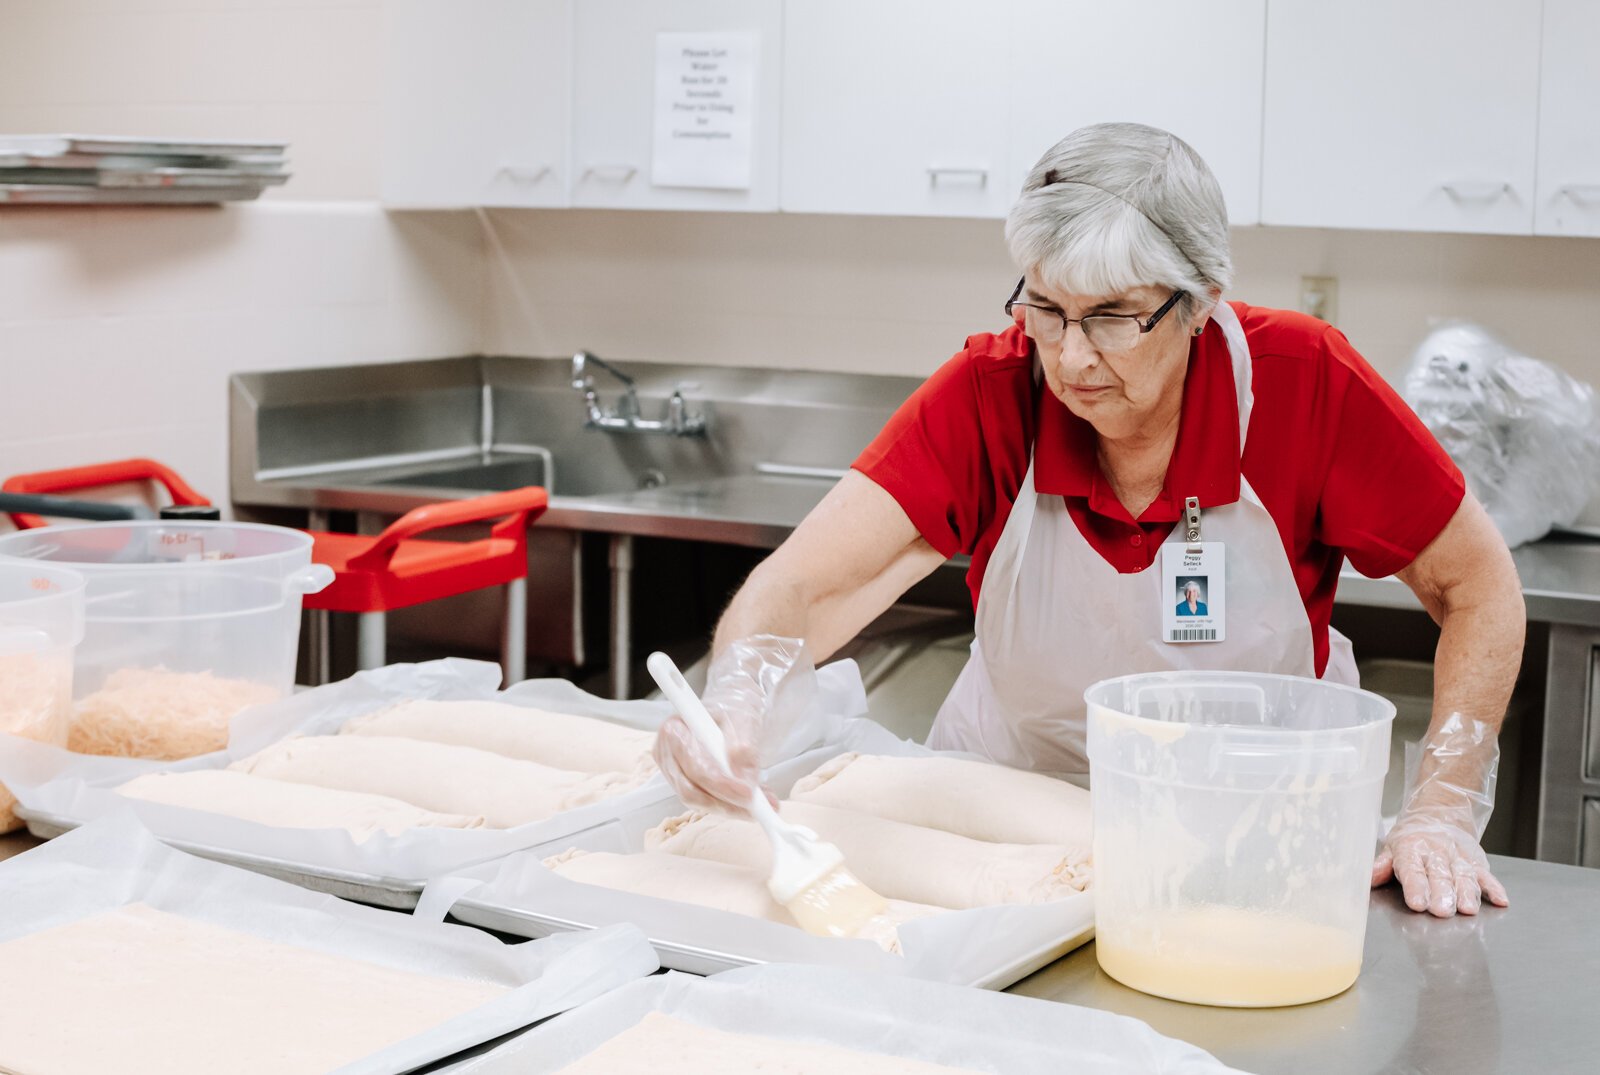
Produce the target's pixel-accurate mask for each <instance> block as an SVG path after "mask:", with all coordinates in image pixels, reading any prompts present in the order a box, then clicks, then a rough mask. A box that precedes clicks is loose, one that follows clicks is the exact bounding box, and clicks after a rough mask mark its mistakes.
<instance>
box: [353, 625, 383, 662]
mask: <svg viewBox="0 0 1600 1075" xmlns="http://www.w3.org/2000/svg"><path fill="white" fill-rule="evenodd" d="M386 626H387V624H386V622H385V616H384V613H382V612H363V613H361V615H360V616H359V617H358V618H357V621H356V667H357V668H359V669H360V670H361V671H363V672H365V671H367V670H368V669H369V668H382V667H383V664H384V633H385V627H386Z"/></svg>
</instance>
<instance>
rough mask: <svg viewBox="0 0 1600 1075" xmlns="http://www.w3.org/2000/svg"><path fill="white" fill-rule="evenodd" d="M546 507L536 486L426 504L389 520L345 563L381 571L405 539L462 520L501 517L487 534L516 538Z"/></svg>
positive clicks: (547, 503) (547, 499) (543, 495)
mask: <svg viewBox="0 0 1600 1075" xmlns="http://www.w3.org/2000/svg"><path fill="white" fill-rule="evenodd" d="M549 506H550V495H549V494H548V493H546V492H545V491H544V490H543V489H541V488H540V487H539V486H537V485H529V486H526V487H524V488H522V489H511V490H508V491H507V492H504V493H491V494H489V495H488V496H476V497H473V498H472V499H470V500H446V501H444V502H442V503H439V504H427V505H424V506H423V507H420V508H414V509H412V510H411V511H408V512H406V513H405V514H404V515H402V516H400V518H398V519H396V520H395V521H394V522H392V523H390V524H389V526H388V528H387V529H385V530H384V532H383V533H381V534H379V535H378V536H377V538H376V539H374V540H373V543H372V547H371V548H370V549H368V550H367V551H366V552H363V553H361V554H360V555H358V556H352V557H351V558H350V562H349V566H350V567H351V568H353V569H355V570H357V571H382V570H384V569H385V568H387V567H388V565H389V560H390V558H391V557H393V556H394V554H395V550H396V549H397V548H399V546H400V543H401V542H402V541H404V540H405V539H406V538H411V537H416V536H417V535H418V534H422V533H426V532H427V531H429V530H442V529H444V528H445V527H449V526H461V525H462V524H464V523H480V522H484V521H486V520H489V519H500V518H502V517H504V521H503V522H499V523H496V524H495V526H494V529H492V530H491V531H490V533H491V534H492V535H493V536H494V537H497V538H512V539H516V538H518V537H520V536H521V535H522V533H523V532H525V531H526V530H527V529H528V524H529V523H531V522H532V521H533V520H534V519H537V518H538V517H539V516H541V515H543V514H544V510H545V508H547V507H549Z"/></svg>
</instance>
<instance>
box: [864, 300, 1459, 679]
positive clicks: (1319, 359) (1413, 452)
mask: <svg viewBox="0 0 1600 1075" xmlns="http://www.w3.org/2000/svg"><path fill="white" fill-rule="evenodd" d="M1232 305H1233V308H1234V309H1235V310H1236V311H1237V312H1238V315H1239V321H1240V323H1241V324H1242V325H1243V327H1244V333H1245V338H1246V340H1248V341H1249V345H1250V355H1251V359H1252V362H1253V368H1254V372H1253V374H1252V381H1251V385H1252V390H1253V392H1254V394H1255V404H1254V408H1253V409H1252V411H1251V414H1250V431H1249V437H1248V439H1247V441H1246V445H1245V451H1244V458H1243V460H1242V465H1241V460H1240V455H1239V407H1238V403H1237V400H1236V395H1235V392H1234V386H1233V366H1232V362H1231V360H1230V358H1229V355H1228V345H1227V342H1226V340H1224V338H1223V335H1222V329H1221V327H1220V326H1218V325H1217V324H1216V323H1215V322H1214V321H1213V322H1212V323H1211V324H1210V325H1209V326H1208V327H1207V328H1206V331H1205V332H1204V333H1203V334H1202V335H1201V336H1200V337H1199V338H1198V339H1196V340H1194V341H1193V342H1192V344H1191V347H1190V352H1189V372H1188V376H1187V377H1186V378H1185V380H1184V386H1183V414H1182V418H1181V419H1180V422H1179V427H1178V439H1177V444H1176V446H1175V447H1174V449H1173V453H1172V462H1171V464H1170V465H1169V466H1168V468H1167V478H1166V485H1165V487H1164V488H1163V489H1162V492H1161V495H1160V496H1158V497H1157V498H1156V499H1155V502H1154V503H1152V504H1151V505H1150V506H1149V507H1148V508H1146V509H1145V511H1144V513H1143V514H1142V515H1141V516H1140V517H1139V518H1138V519H1134V518H1132V517H1131V516H1130V515H1129V514H1128V511H1127V509H1126V508H1124V507H1123V506H1122V503H1121V502H1120V501H1119V500H1117V498H1116V495H1115V494H1114V493H1113V492H1112V491H1111V486H1110V484H1109V483H1107V482H1106V480H1105V479H1104V477H1102V476H1101V474H1100V468H1099V465H1098V463H1097V462H1096V456H1095V442H1094V430H1093V428H1092V427H1091V426H1090V425H1089V423H1088V422H1085V421H1084V420H1083V419H1081V418H1078V417H1077V416H1076V415H1074V414H1073V413H1072V412H1071V411H1069V410H1068V409H1067V407H1066V405H1065V404H1063V403H1062V402H1061V401H1060V400H1058V399H1056V398H1055V396H1054V395H1052V394H1051V393H1050V391H1049V390H1048V389H1046V388H1044V387H1042V385H1041V386H1040V387H1035V382H1034V378H1033V361H1032V343H1031V341H1030V340H1029V339H1028V338H1027V337H1026V336H1025V335H1023V333H1022V330H1021V329H1020V328H1017V327H1012V328H1009V329H1007V330H1006V331H1005V332H1002V333H1000V334H998V335H991V334H987V333H985V334H983V335H978V336H972V337H970V338H968V340H967V346H966V348H965V349H964V350H962V351H960V352H959V353H958V354H957V355H956V356H955V357H954V358H952V359H950V361H949V362H946V363H945V364H944V366H943V367H942V368H940V369H939V371H938V372H936V373H935V374H934V375H933V376H932V377H930V378H928V380H927V381H926V382H925V383H924V384H923V385H922V387H921V388H919V389H917V391H916V393H915V394H914V395H913V396H912V397H911V398H910V399H909V400H907V401H906V402H905V404H904V405H903V406H901V408H900V409H899V411H897V412H896V413H895V416H894V417H893V418H892V419H890V420H889V424H888V425H886V426H885V427H884V428H883V431H882V432H881V433H879V434H878V437H877V439H876V440H874V441H873V442H872V444H871V445H870V446H869V447H868V448H867V450H866V451H864V452H863V453H861V456H860V458H859V459H857V460H856V462H855V469H857V470H859V471H861V472H862V473H863V474H865V475H866V476H867V477H869V478H871V479H872V480H873V481H875V482H877V483H878V484H879V485H881V486H882V487H883V488H884V489H886V490H888V491H889V493H890V494H891V495H892V496H893V497H894V498H895V500H897V501H898V502H899V503H900V506H901V507H902V508H904V509H905V512H906V514H907V515H908V516H909V517H910V518H911V521H912V522H913V523H914V524H915V525H916V527H917V529H918V530H919V531H921V533H922V536H923V537H924V538H926V539H927V540H928V543H929V544H931V545H932V546H933V547H934V548H936V549H938V550H939V551H940V552H942V553H944V554H945V555H946V556H954V555H956V554H957V553H966V554H967V555H969V556H971V557H972V568H971V570H970V571H968V573H967V584H968V586H969V588H970V589H971V591H972V600H973V604H974V605H976V604H977V600H978V591H979V588H980V587H981V586H982V584H983V574H984V569H985V568H986V567H987V566H988V563H989V556H990V554H991V553H992V552H993V551H994V546H995V542H996V541H998V540H999V538H1000V532H1001V530H1002V529H1003V528H1004V527H1005V523H1006V517H1007V516H1008V515H1009V514H1010V512H1011V505H1012V502H1013V501H1014V500H1015V499H1016V495H1017V490H1018V489H1019V488H1020V487H1021V485H1022V479H1023V476H1024V475H1025V473H1026V472H1027V469H1028V453H1029V449H1030V448H1031V449H1033V450H1034V456H1035V462H1034V485H1035V487H1036V488H1037V490H1038V491H1039V492H1040V493H1053V494H1056V495H1059V496H1061V497H1063V498H1065V500H1066V505H1067V509H1068V511H1069V512H1070V514H1071V516H1072V518H1073V519H1074V520H1075V521H1076V522H1077V524H1078V529H1079V531H1080V532H1081V533H1082V534H1083V536H1084V538H1085V539H1087V540H1088V542H1089V544H1090V545H1091V546H1092V547H1093V548H1094V549H1095V550H1096V551H1098V552H1099V553H1100V555H1101V556H1103V557H1105V559H1106V562H1107V563H1109V564H1111V565H1112V566H1114V567H1115V568H1116V569H1117V570H1118V571H1121V572H1123V573H1133V572H1139V571H1143V570H1145V569H1146V568H1148V567H1150V566H1151V564H1153V563H1154V562H1155V559H1156V555H1157V551H1158V549H1159V548H1160V546H1161V543H1162V542H1163V541H1165V540H1166V538H1167V535H1168V534H1169V533H1171V531H1172V528H1173V526H1174V525H1176V523H1177V521H1178V518H1179V516H1180V515H1181V514H1182V511H1183V502H1184V498H1186V497H1190V496H1196V497H1199V498H1200V506H1201V508H1208V507H1213V506H1215V505H1218V504H1231V503H1233V502H1235V501H1237V500H1238V499H1239V477H1240V472H1241V469H1242V471H1243V474H1244V475H1245V476H1246V477H1248V478H1249V480H1250V486H1251V488H1253V489H1254V490H1255V492H1256V495H1257V496H1258V497H1260V499H1261V503H1262V504H1263V505H1264V506H1265V507H1266V509H1267V511H1268V513H1269V514H1270V515H1271V516H1272V519H1273V521H1274V522H1276V523H1277V524H1278V533H1279V535H1280V536H1281V537H1282V538H1283V547H1284V551H1285V553H1286V554H1287V555H1288V558H1289V563H1290V565H1291V566H1292V567H1293V570H1294V576H1295V581H1296V582H1297V583H1298V584H1299V587H1300V596H1301V599H1302V600H1303V601H1304V602H1305V606H1306V614H1307V617H1308V618H1309V619H1310V621H1311V631H1312V638H1313V641H1314V644H1315V647H1316V670H1317V674H1318V675H1321V674H1322V671H1323V669H1324V668H1325V667H1326V665H1327V661H1328V619H1329V617H1330V616H1331V615H1332V613H1333V595H1334V590H1335V588H1336V587H1337V585H1338V579H1339V568H1340V565H1341V564H1342V562H1343V561H1344V560H1345V559H1346V558H1348V559H1349V560H1350V562H1351V563H1352V564H1353V565H1355V567H1356V569H1357V570H1358V571H1360V572H1361V573H1362V574H1364V575H1367V576H1370V577H1373V578H1378V577H1382V576H1385V575H1392V574H1394V573H1395V572H1396V571H1399V570H1400V569H1401V568H1403V567H1405V566H1406V565H1407V564H1409V563H1411V561H1412V560H1414V559H1415V558H1416V556H1417V554H1418V553H1419V552H1421V551H1422V550H1423V549H1424V548H1425V547H1426V546H1427V545H1428V543H1429V542H1430V541H1432V540H1433V539H1434V537H1435V536H1437V535H1438V533H1439V531H1440V530H1442V529H1443V528H1444V525H1445V523H1447V522H1448V521H1449V520H1450V517H1451V516H1452V515H1453V514H1454V513H1455V510H1456V508H1457V507H1458V506H1459V505H1460V503H1461V497H1462V495H1463V492H1464V490H1465V488H1466V487H1465V484H1464V483H1463V481H1462V478H1461V472H1460V471H1459V470H1457V469H1456V466H1455V464H1454V463H1453V462H1451V460H1450V457H1449V456H1448V455H1446V454H1445V452H1444V449H1442V448H1441V447H1439V443H1438V442H1437V441H1436V440H1434V439H1433V435H1432V434H1430V433H1429V432H1428V430H1427V429H1426V427H1424V426H1423V424H1422V422H1421V421H1420V420H1418V418H1417V416H1416V415H1415V414H1413V413H1412V411H1411V409H1410V408H1409V407H1407V406H1406V405H1405V403H1404V402H1403V401H1402V400H1401V399H1400V397H1399V396H1398V395H1397V394H1396V393H1395V391H1394V389H1392V388H1390V387H1389V385H1388V384H1387V383H1386V382H1385V381H1384V380H1383V378H1382V377H1380V376H1379V375H1378V374H1377V372H1376V371H1374V370H1373V369H1372V367H1371V366H1370V365H1368V364H1367V361H1366V359H1364V358H1362V357H1361V356H1360V355H1359V354H1357V353H1356V350H1355V348H1353V347H1351V346H1350V342H1349V341H1348V340H1346V339H1345V338H1344V335H1343V333H1341V332H1339V331H1338V330H1337V329H1335V328H1331V327H1330V326H1328V325H1325V324H1323V323H1322V322H1321V321H1317V320H1315V319H1313V318H1310V317H1306V316H1305V315H1303V314H1298V313H1294V312H1291V311H1287V310H1268V309H1262V308H1258V307H1250V306H1245V305H1244V304H1243V303H1233V304H1232Z"/></svg>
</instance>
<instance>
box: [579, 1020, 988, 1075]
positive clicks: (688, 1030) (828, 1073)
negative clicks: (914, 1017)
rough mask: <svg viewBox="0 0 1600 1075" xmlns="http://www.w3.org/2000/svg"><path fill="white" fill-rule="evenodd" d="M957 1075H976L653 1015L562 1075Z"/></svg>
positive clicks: (962, 1069)
mask: <svg viewBox="0 0 1600 1075" xmlns="http://www.w3.org/2000/svg"><path fill="white" fill-rule="evenodd" d="M726 1071H759V1072H761V1073H762V1075H952V1073H955V1072H973V1071H974V1069H972V1068H952V1067H946V1066H945V1065H943V1064H930V1063H928V1062H927V1061H924V1060H910V1059H907V1058H906V1057H903V1056H890V1055H888V1054H886V1053H864V1052H859V1051H857V1050H855V1049H846V1048H844V1047H842V1046H838V1045H819V1044H815V1043H812V1042H803V1041H786V1040H781V1039H778V1038H764V1037H759V1036H757V1035H755V1034H735V1033H733V1032H732V1031H727V1030H717V1029H714V1028H712V1027H708V1026H700V1025H699V1024H698V1023H690V1022H687V1021H685V1020H682V1019H674V1018H672V1017H671V1016H670V1015H663V1014H661V1013H660V1012H650V1013H648V1014H646V1015H645V1017H644V1018H643V1019H641V1020H639V1022H637V1023H635V1024H634V1025H633V1026H631V1027H629V1028H628V1029H627V1030H624V1031H623V1032H622V1033H621V1034H618V1035H617V1036H616V1037H614V1038H612V1039H611V1040H610V1041H608V1042H606V1043H605V1044H604V1045H602V1046H600V1048H598V1049H596V1050H595V1051H594V1052H592V1053H589V1054H588V1055H587V1056H585V1057H583V1058H582V1059H580V1060H578V1061H577V1062H576V1063H573V1064H568V1065H567V1066H566V1067H564V1068H562V1069H561V1070H560V1073H559V1075H709V1073H712V1072H726Z"/></svg>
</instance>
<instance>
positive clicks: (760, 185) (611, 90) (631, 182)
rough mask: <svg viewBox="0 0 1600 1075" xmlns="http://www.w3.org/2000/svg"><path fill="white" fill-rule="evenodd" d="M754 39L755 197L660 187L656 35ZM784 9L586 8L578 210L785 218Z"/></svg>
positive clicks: (575, 158)
mask: <svg viewBox="0 0 1600 1075" xmlns="http://www.w3.org/2000/svg"><path fill="white" fill-rule="evenodd" d="M687 31H754V32H755V33H757V34H759V35H760V54H759V59H758V61H757V69H756V70H757V85H756V91H755V116H754V131H753V137H754V142H753V152H754V160H753V165H752V169H751V185H750V187H749V188H748V189H738V190H720V189H709V188H705V189H702V188H690V187H665V186H661V187H658V186H655V185H653V184H652V183H651V163H652V159H653V151H654V137H655V128H654V123H653V118H654V103H655V77H656V35H657V34H659V33H667V32H687ZM782 35H783V5H782V0H577V2H576V5H575V7H574V23H573V60H574V66H573V101H572V105H573V126H572V204H574V205H580V206H597V207H610V208H623V209H721V210H750V211H768V212H770V211H773V210H776V209H777V208H778V154H779V145H778V137H779V130H780V126H781V119H782V117H781V99H782V78H781V64H782V40H783V37H782Z"/></svg>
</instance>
